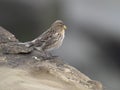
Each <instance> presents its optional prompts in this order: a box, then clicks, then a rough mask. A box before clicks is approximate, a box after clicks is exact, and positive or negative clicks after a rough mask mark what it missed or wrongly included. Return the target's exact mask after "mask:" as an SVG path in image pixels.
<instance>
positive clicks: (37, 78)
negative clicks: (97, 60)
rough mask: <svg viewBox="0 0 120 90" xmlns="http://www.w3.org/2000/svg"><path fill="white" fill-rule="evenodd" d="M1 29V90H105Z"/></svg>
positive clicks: (100, 85)
mask: <svg viewBox="0 0 120 90" xmlns="http://www.w3.org/2000/svg"><path fill="white" fill-rule="evenodd" d="M18 43H19V40H18V39H16V38H15V36H14V35H13V34H11V33H10V32H8V31H7V30H5V29H3V28H2V27H0V50H1V52H0V90H48V89H49V90H102V84H101V83H100V82H98V81H95V80H91V79H90V78H89V77H87V76H86V75H84V74H83V73H81V72H80V71H78V70H77V69H76V68H74V67H72V66H70V65H68V64H66V63H64V62H63V61H62V59H61V58H59V57H51V58H43V57H42V54H41V53H40V52H39V51H36V50H34V49H33V48H27V47H25V46H24V45H22V44H18Z"/></svg>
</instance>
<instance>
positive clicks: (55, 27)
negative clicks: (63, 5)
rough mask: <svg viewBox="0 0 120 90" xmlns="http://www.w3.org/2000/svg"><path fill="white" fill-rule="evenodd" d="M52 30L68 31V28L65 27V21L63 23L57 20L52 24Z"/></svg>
mask: <svg viewBox="0 0 120 90" xmlns="http://www.w3.org/2000/svg"><path fill="white" fill-rule="evenodd" d="M51 28H52V29H53V30H58V31H61V30H66V29H67V27H66V26H65V24H64V23H63V21H61V20H56V21H55V22H54V23H53V24H52V26H51Z"/></svg>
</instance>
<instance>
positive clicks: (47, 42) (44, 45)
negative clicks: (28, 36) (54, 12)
mask: <svg viewBox="0 0 120 90" xmlns="http://www.w3.org/2000/svg"><path fill="white" fill-rule="evenodd" d="M65 29H66V26H65V25H64V23H63V21H61V20H56V21H55V22H54V23H53V24H52V25H51V27H50V28H49V29H48V30H47V31H45V32H44V33H43V34H42V35H40V36H39V37H38V38H36V39H34V40H32V41H31V42H29V43H28V44H26V46H28V47H34V48H35V49H37V50H41V51H51V50H53V49H55V48H59V47H60V46H61V45H62V42H63V39H64V37H65Z"/></svg>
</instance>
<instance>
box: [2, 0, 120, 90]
mask: <svg viewBox="0 0 120 90" xmlns="http://www.w3.org/2000/svg"><path fill="white" fill-rule="evenodd" d="M119 17H120V1H119V0H0V26H2V27H4V28H6V29H7V30H9V31H10V32H12V33H13V34H15V35H16V37H17V38H18V39H19V40H20V41H22V42H25V41H29V40H32V39H34V38H36V37H37V36H39V35H40V34H41V33H42V32H44V30H46V29H48V28H49V26H50V25H51V24H52V23H53V22H54V21H55V20H57V19H61V20H63V21H64V23H65V24H66V25H67V27H68V30H66V37H65V40H64V43H63V45H62V46H61V47H60V49H58V50H55V51H53V54H54V55H59V56H60V57H61V58H63V60H64V61H65V62H67V63H69V64H70V65H73V66H74V67H76V68H77V69H79V70H80V71H81V72H83V73H84V74H86V75H87V76H89V77H90V78H92V79H94V80H98V81H100V82H102V83H103V85H104V88H105V90H120V87H119V86H120V18H119Z"/></svg>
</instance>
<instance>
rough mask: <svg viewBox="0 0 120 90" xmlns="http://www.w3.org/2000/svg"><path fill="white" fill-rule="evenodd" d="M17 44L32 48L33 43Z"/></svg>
mask: <svg viewBox="0 0 120 90" xmlns="http://www.w3.org/2000/svg"><path fill="white" fill-rule="evenodd" d="M19 44H22V45H25V46H26V47H32V46H33V43H32V42H30V41H28V42H24V43H19Z"/></svg>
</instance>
